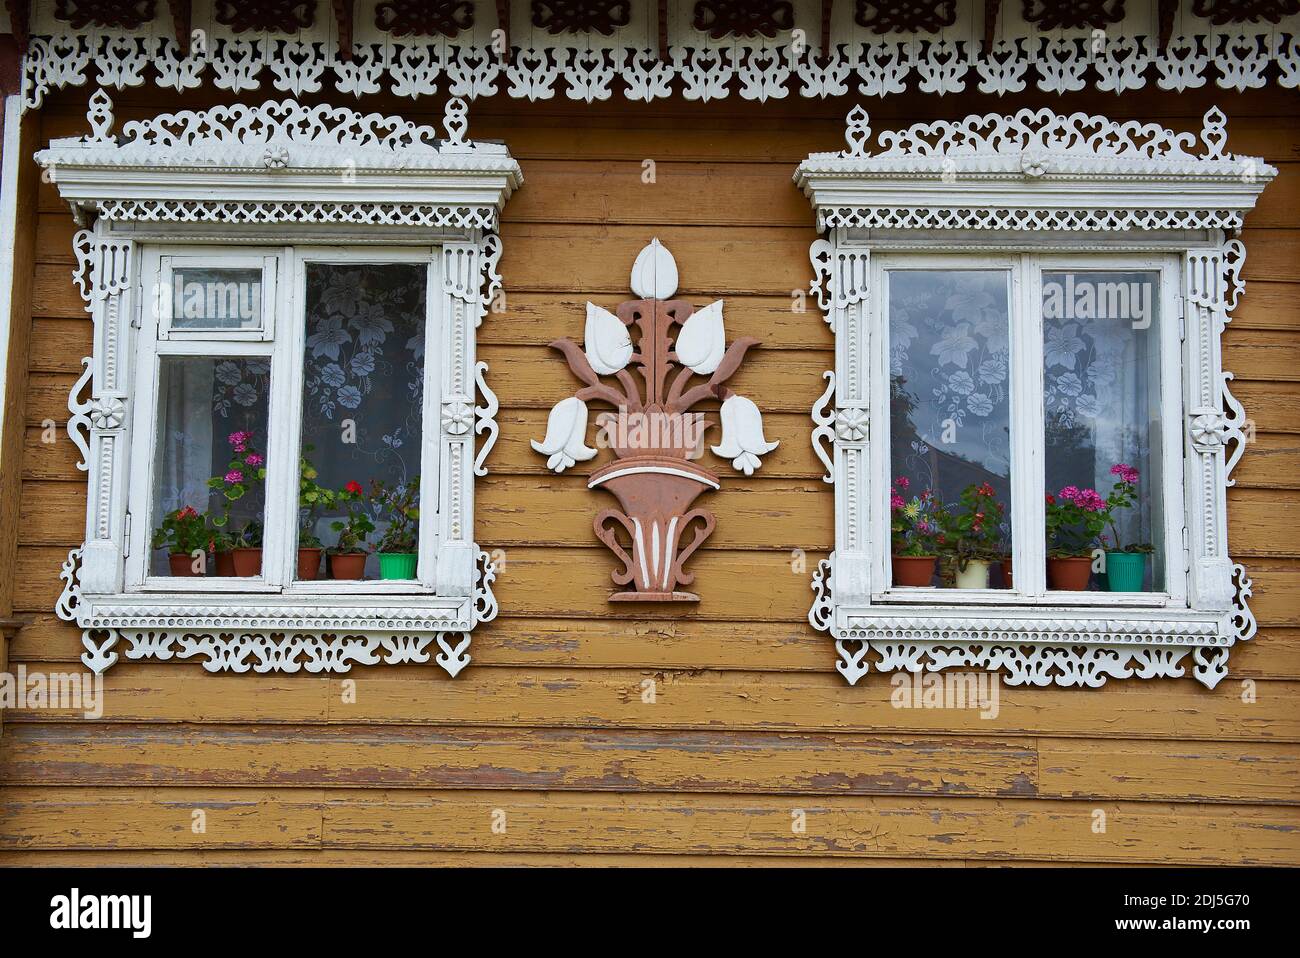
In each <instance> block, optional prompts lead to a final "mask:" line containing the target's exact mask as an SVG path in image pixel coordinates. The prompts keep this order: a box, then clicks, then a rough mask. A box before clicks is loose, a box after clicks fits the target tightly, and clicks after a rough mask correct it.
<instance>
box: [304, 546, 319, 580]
mask: <svg viewBox="0 0 1300 958" xmlns="http://www.w3.org/2000/svg"><path fill="white" fill-rule="evenodd" d="M324 551H325V550H324V549H299V550H298V578H299V579H300V580H302V579H319V578H320V557H321V553H322V552H324Z"/></svg>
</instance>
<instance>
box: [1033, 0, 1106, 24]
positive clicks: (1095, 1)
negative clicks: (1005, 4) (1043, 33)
mask: <svg viewBox="0 0 1300 958" xmlns="http://www.w3.org/2000/svg"><path fill="white" fill-rule="evenodd" d="M1020 11H1021V13H1022V14H1023V15H1024V18H1025V22H1026V23H1033V24H1036V25H1037V27H1038V29H1039V30H1056V29H1059V28H1065V29H1075V28H1077V27H1091V28H1093V29H1099V28H1101V27H1105V26H1108V25H1110V24H1113V23H1119V22H1120V21H1121V20H1123V19H1124V0H1020Z"/></svg>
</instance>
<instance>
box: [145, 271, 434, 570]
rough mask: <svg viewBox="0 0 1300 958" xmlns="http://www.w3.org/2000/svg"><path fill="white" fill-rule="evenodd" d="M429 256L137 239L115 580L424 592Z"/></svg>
mask: <svg viewBox="0 0 1300 958" xmlns="http://www.w3.org/2000/svg"><path fill="white" fill-rule="evenodd" d="M437 253H438V251H437V250H436V249H425V250H409V249H402V248H389V249H379V250H368V251H366V252H364V253H356V252H353V251H348V250H343V249H339V248H327V247H310V246H296V247H288V248H285V249H284V250H282V251H280V252H278V253H273V252H266V253H265V254H258V255H256V256H253V257H249V256H248V255H246V254H242V253H241V254H239V255H233V254H231V253H229V252H228V251H225V250H221V249H208V250H206V251H205V252H204V253H203V254H201V255H199V254H193V253H189V254H186V255H175V254H172V253H171V252H169V251H167V248H165V247H164V248H158V249H151V248H148V247H145V248H144V249H142V251H141V255H142V257H143V263H144V266H143V269H144V278H143V284H144V287H145V288H152V287H153V286H154V285H155V283H156V284H157V286H158V288H160V289H161V290H164V291H166V295H165V296H159V297H142V300H141V302H142V303H143V304H144V309H143V310H142V315H141V325H140V333H139V343H140V346H139V360H138V363H137V368H138V369H139V370H140V371H141V373H142V374H144V373H147V374H148V379H147V380H144V379H142V380H141V381H139V382H138V383H137V388H138V389H139V396H140V401H139V402H138V403H137V405H136V415H137V417H138V419H137V422H136V423H135V425H134V432H135V435H136V436H137V441H138V442H139V443H140V448H139V450H138V455H139V457H140V461H142V462H150V463H151V464H152V472H151V473H150V474H149V475H148V476H147V477H146V481H145V482H142V483H141V484H139V485H138V486H134V487H133V489H132V497H131V502H130V506H129V510H128V514H129V515H130V516H131V517H132V520H133V529H132V531H133V535H134V541H132V542H131V543H130V546H129V550H128V554H127V588H128V591H164V592H165V591H205V590H210V589H218V590H227V591H228V590H238V591H244V590H248V591H327V592H350V593H359V592H373V591H384V592H403V591H404V592H420V591H430V590H432V589H434V588H435V585H436V584H435V582H434V579H433V572H434V568H435V562H436V555H435V554H434V543H435V541H436V539H437V530H436V528H435V527H434V524H433V517H434V516H435V515H436V513H437V502H436V501H434V498H435V497H436V495H437V491H438V482H437V481H436V477H437V468H438V451H439V450H438V446H437V442H436V438H437V435H436V432H434V433H432V434H431V435H429V437H428V441H426V430H425V428H424V423H425V421H426V419H432V420H436V413H435V412H434V409H433V406H432V404H430V403H426V396H434V395H437V393H438V388H439V387H438V383H437V381H436V379H434V378H433V377H434V376H435V371H436V370H437V369H438V364H437V363H436V362H428V363H426V362H425V349H426V344H427V343H433V344H435V349H436V348H437V344H439V343H441V342H442V338H441V329H440V319H441V317H440V315H439V313H438V311H437V310H436V309H435V308H434V305H433V304H434V300H435V297H433V296H431V295H430V290H436V289H439V288H440V286H441V283H440V280H439V277H438V276H437V269H438V256H437ZM244 262H253V263H256V266H255V267H247V266H244V265H241V264H242V263H244ZM189 263H203V264H204V265H203V266H202V267H199V266H192V267H191V266H188V265H181V264H189ZM281 276H283V277H286V280H285V281H284V282H283V283H280V284H279V288H280V290H281V292H280V294H279V297H278V299H276V298H275V297H274V295H273V294H271V293H269V291H271V290H274V289H276V288H277V281H278V279H279V277H281ZM264 291H265V292H264ZM268 295H269V296H272V298H271V303H273V304H274V308H271V307H269V306H268V308H266V309H265V310H264V309H263V308H262V306H261V304H262V302H263V301H264V298H265V296H268ZM155 302H157V303H161V304H166V303H170V304H171V309H170V311H169V310H168V309H166V308H163V309H160V310H158V311H156V312H155V311H154V310H153V309H151V308H150V307H151V306H152V305H153V304H154V303H155ZM182 313H184V315H185V319H186V324H185V326H184V335H183V336H178V332H179V330H178V322H177V317H178V316H179V315H181V314H182ZM249 332H256V333H257V334H258V335H257V338H249V337H247V335H246V334H247V333H249ZM434 359H435V360H436V359H437V356H436V355H435V356H434ZM271 423H274V424H275V427H274V428H270V424H271ZM425 475H428V476H431V477H433V481H431V482H424V483H421V478H422V477H423V476H425ZM137 516H139V517H142V518H143V519H144V521H143V522H141V523H139V524H138V525H136V524H135V523H134V520H135V517H137ZM422 517H423V518H422ZM137 556H138V557H139V559H138V561H133V557H137ZM394 557H399V558H397V559H396V560H395V559H394Z"/></svg>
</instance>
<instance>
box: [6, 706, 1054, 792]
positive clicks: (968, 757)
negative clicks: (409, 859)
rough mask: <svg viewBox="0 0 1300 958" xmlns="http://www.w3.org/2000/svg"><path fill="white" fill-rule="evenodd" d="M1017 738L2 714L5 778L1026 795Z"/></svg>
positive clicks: (1023, 748) (1023, 746)
mask: <svg viewBox="0 0 1300 958" xmlns="http://www.w3.org/2000/svg"><path fill="white" fill-rule="evenodd" d="M1036 774H1037V753H1036V751H1035V749H1034V747H1033V742H1032V741H1030V740H1027V739H1021V740H1017V739H973V738H949V737H932V738H887V737H877V736H854V735H837V736H826V735H820V736H819V735H791V734H788V733H787V734H779V735H773V734H763V733H752V732H735V733H733V732H716V733H715V732H708V733H705V732H680V731H679V732H653V731H624V732H619V733H616V734H610V733H608V732H605V731H597V732H583V731H568V730H561V731H544V730H537V729H491V730H482V729H479V730H474V729H446V728H438V727H395V728H384V727H375V726H362V727H331V728H320V727H317V728H297V729H293V730H286V729H284V728H282V727H281V728H276V727H274V726H263V727H249V726H221V727H211V726H210V727H193V726H148V725H106V726H95V725H86V724H82V725H67V726H64V725H48V724H47V725H13V724H11V725H10V726H9V727H8V729H7V732H6V734H5V736H4V737H3V738H2V739H0V780H3V781H4V782H5V783H6V784H11V785H124V786H125V785H129V786H138V785H160V786H161V785H167V786H178V785H241V786H255V785H257V786H281V785H292V786H309V785H329V786H335V785H345V786H361V785H364V786H366V787H373V788H426V789H441V788H476V789H478V788H488V789H505V790H520V789H545V790H565V791H612V792H628V791H638V792H640V791H649V792H742V793H754V794H758V793H763V794H767V793H772V794H790V795H823V794H846V795H927V794H929V795H985V796H998V795H1005V796H1032V795H1034V794H1035V792H1036V788H1035V778H1036Z"/></svg>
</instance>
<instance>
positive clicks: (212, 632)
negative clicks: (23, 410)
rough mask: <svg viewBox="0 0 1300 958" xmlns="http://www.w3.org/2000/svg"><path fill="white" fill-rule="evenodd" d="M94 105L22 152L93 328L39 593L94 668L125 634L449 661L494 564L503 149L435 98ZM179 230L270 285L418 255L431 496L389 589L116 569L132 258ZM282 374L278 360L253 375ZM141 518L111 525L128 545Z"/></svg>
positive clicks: (134, 332) (182, 654)
mask: <svg viewBox="0 0 1300 958" xmlns="http://www.w3.org/2000/svg"><path fill="white" fill-rule="evenodd" d="M111 107H112V105H111V103H110V102H109V100H108V98H107V96H105V95H104V93H103V91H102V90H101V91H98V92H97V93H95V94H94V96H92V98H91V108H90V112H89V114H88V118H89V120H90V124H91V133H90V135H89V136H86V137H80V138H69V139H63V140H56V141H53V142H52V143H51V144H50V146H49V147H48V148H47V149H45V150H42V151H40V152H39V153H38V154H37V156H36V159H37V162H39V163H40V164H41V165H42V166H44V167H45V168H46V170H47V171H48V174H47V175H48V176H49V178H50V179H51V180H52V181H53V182H54V183H55V184H56V185H57V187H58V189H59V192H60V195H61V196H62V197H63V198H64V199H65V200H66V201H67V202H68V203H69V204H70V205H71V207H72V210H73V213H74V216H76V217H77V220H78V222H79V224H81V225H82V226H84V227H85V228H83V229H81V230H80V231H79V232H78V233H77V234H76V236H75V238H74V251H75V254H76V259H77V267H76V269H75V271H74V279H75V281H76V283H77V286H78V287H79V289H80V290H81V293H82V296H83V298H84V299H85V302H86V309H87V311H88V312H89V313H90V314H91V317H92V320H93V323H94V346H93V355H92V356H89V357H87V358H86V359H85V360H83V366H84V372H83V373H82V375H81V376H80V378H79V379H78V380H77V382H76V384H75V385H74V386H73V388H72V390H71V392H70V395H69V400H68V407H69V411H70V412H71V414H72V416H71V418H70V420H69V422H68V435H69V437H70V438H71V439H72V441H73V442H74V443H76V445H77V446H78V448H79V450H80V452H81V455H82V461H81V462H80V463H78V466H79V468H82V469H84V470H85V471H87V472H88V474H89V475H88V479H89V490H88V495H87V512H86V537H85V541H84V542H83V544H82V545H81V546H80V547H79V548H77V549H74V550H73V551H72V552H71V553H70V555H69V557H68V560H67V562H65V563H64V566H63V570H62V577H63V580H64V585H65V587H64V590H63V593H62V595H61V596H60V598H59V601H58V603H57V606H56V612H57V614H58V615H59V616H60V617H61V618H63V619H65V620H67V621H71V622H75V623H76V624H77V625H79V626H80V627H81V629H82V641H83V644H84V646H85V648H86V651H85V653H84V654H83V655H82V660H83V662H84V663H85V664H86V665H87V667H89V668H90V669H92V670H94V671H96V672H102V671H104V670H105V669H107V668H109V667H110V666H112V665H113V664H114V663H115V662H116V661H117V660H118V658H119V650H118V647H119V643H123V642H124V643H125V650H124V651H125V654H126V657H127V658H128V659H132V660H137V659H145V658H152V659H157V660H168V659H172V658H177V659H188V658H191V657H199V658H201V659H202V660H203V666H204V668H206V669H208V670H209V671H213V672H220V671H235V672H244V671H248V670H250V669H251V670H254V671H257V672H271V671H284V672H298V671H300V670H301V671H306V672H310V673H316V672H336V673H337V672H346V671H348V670H350V669H351V667H352V666H353V665H354V664H362V665H370V664H397V663H403V662H418V663H424V662H428V661H430V659H431V657H432V659H433V661H434V662H435V663H436V664H437V665H439V666H440V667H442V668H443V669H444V670H445V671H446V672H447V673H448V674H449V675H451V676H453V677H454V676H455V675H456V674H458V673H459V672H460V671H461V670H462V669H463V668H464V667H465V665H467V664H468V663H469V661H470V656H469V653H468V649H469V642H470V635H469V633H470V631H471V630H472V629H473V628H474V627H475V626H476V625H477V624H478V623H480V622H485V621H488V620H490V619H492V618H493V617H495V615H496V611H497V606H496V600H495V598H494V596H493V594H492V589H491V583H492V581H493V579H494V578H495V569H494V568H493V565H492V563H491V561H490V559H489V558H488V555H487V553H486V552H484V551H483V550H482V549H480V548H479V546H478V545H477V544H476V542H475V540H474V479H475V477H476V476H482V475H486V472H487V470H486V468H485V466H484V460H485V458H486V456H487V454H488V452H489V451H490V449H491V447H492V445H493V443H494V442H495V440H496V436H497V425H496V422H495V415H496V412H497V401H496V397H495V396H494V395H493V393H492V391H491V390H490V389H489V388H488V387H487V383H486V381H485V378H484V377H485V373H486V369H487V364H486V363H484V362H479V361H478V360H477V357H476V333H475V330H476V329H477V327H478V326H479V324H480V323H481V322H482V320H483V317H484V316H485V315H486V313H487V312H488V309H489V306H490V305H491V303H492V301H493V299H494V297H495V296H496V295H497V293H498V292H499V290H500V286H501V277H500V275H499V273H498V272H497V265H498V263H499V262H500V257H501V251H502V247H501V241H500V238H499V236H498V234H497V228H498V217H499V212H500V209H501V207H502V206H503V205H504V203H505V201H506V200H507V199H508V198H509V196H510V194H511V192H512V191H513V190H514V189H516V188H518V187H519V186H520V185H521V183H522V175H521V172H520V170H519V166H518V164H517V163H516V162H515V161H514V159H513V158H512V157H511V156H510V154H509V152H508V151H507V150H506V148H505V147H504V146H501V145H496V144H489V143H475V142H473V141H469V140H466V139H465V137H464V132H465V126H466V117H465V114H466V109H465V104H464V103H463V102H462V101H459V100H455V99H453V100H452V101H450V102H449V104H448V107H447V117H446V121H445V127H446V132H445V133H439V132H438V131H436V130H434V129H433V128H430V127H425V126H417V125H415V124H413V123H410V122H408V121H406V120H403V119H401V118H398V117H383V116H380V115H378V114H369V115H364V114H361V113H357V112H355V111H352V110H349V109H337V108H334V107H329V106H314V107H309V106H302V105H300V104H298V103H296V102H294V101H291V100H286V101H283V102H279V103H277V102H267V103H264V104H262V105H260V106H244V105H235V106H232V107H214V108H212V109H209V110H202V111H194V112H190V111H184V112H179V113H176V114H163V115H160V116H157V117H155V118H153V119H150V120H146V121H136V122H130V123H127V124H125V125H124V127H123V130H122V132H121V133H120V134H114V133H113V132H111V127H112V123H113V117H112V109H111ZM200 246H206V247H208V248H211V247H213V246H223V247H225V248H227V249H228V250H229V251H230V255H231V256H232V257H235V258H238V257H240V256H246V254H247V252H248V250H249V249H250V247H256V248H257V252H258V254H259V256H266V257H271V256H273V257H274V258H275V259H276V260H277V261H278V262H279V264H280V267H281V268H280V269H279V271H278V273H279V275H278V277H277V284H278V286H279V287H280V288H281V290H283V289H284V288H285V287H286V286H287V285H288V284H292V283H293V282H294V281H295V275H293V274H294V271H295V270H296V268H297V267H298V266H300V264H301V263H302V262H303V261H304V260H308V259H317V258H320V259H326V260H329V261H331V262H342V261H344V260H353V261H367V262H396V261H406V262H410V261H413V260H414V261H419V262H427V263H429V264H430V269H429V275H430V280H431V285H430V287H429V289H430V296H429V300H430V302H429V310H430V314H431V316H432V321H431V325H430V326H429V327H427V328H429V329H431V330H436V331H437V333H438V337H439V339H438V342H439V348H438V349H437V350H436V351H435V350H433V349H431V350H430V351H429V354H428V358H427V361H428V362H429V363H437V364H438V365H437V368H436V370H435V371H434V372H433V373H432V374H431V375H430V376H429V378H428V379H427V381H429V382H436V383H437V396H436V398H435V397H433V396H427V397H426V404H425V436H426V441H428V440H429V439H430V437H436V440H434V441H436V443H437V450H436V456H434V457H433V458H434V459H436V461H437V463H438V470H437V477H438V481H437V493H436V501H437V508H436V510H435V511H434V512H432V513H430V511H429V510H427V509H426V510H425V511H424V513H422V517H421V523H422V525H421V539H422V548H421V552H422V555H421V571H420V573H419V576H420V579H421V581H420V582H419V583H418V584H417V585H416V586H415V587H407V588H405V589H403V590H402V591H404V592H405V593H406V594H401V595H398V594H392V591H391V590H390V589H385V588H383V587H382V586H386V585H387V584H386V583H384V584H378V585H376V584H367V583H360V584H358V586H357V587H355V588H347V589H343V588H338V585H339V584H338V583H330V584H329V586H330V587H326V586H324V585H322V586H321V587H320V588H318V589H313V588H304V586H303V584H302V583H298V584H292V585H291V584H288V583H286V584H285V585H284V586H283V587H282V588H278V589H269V588H261V589H257V588H240V587H239V586H238V584H237V583H231V582H229V581H228V580H227V581H222V580H220V579H213V580H210V581H205V580H203V579H198V580H185V581H184V582H183V583H181V584H177V582H163V581H157V580H151V579H149V578H145V577H142V576H141V575H139V574H137V575H135V576H134V578H133V579H132V578H129V577H128V569H129V568H130V567H129V566H128V562H129V561H130V560H129V559H128V557H127V556H126V553H127V552H128V551H129V550H128V546H127V538H126V537H127V534H128V529H127V527H128V525H130V520H129V518H128V509H129V505H130V502H131V497H132V488H131V487H132V484H133V482H138V481H140V480H141V479H142V478H143V476H144V475H145V474H146V473H147V470H142V467H141V462H142V460H146V459H147V457H146V456H145V455H143V454H142V450H143V451H146V452H147V450H149V449H151V448H152V437H150V436H140V435H133V432H134V431H135V426H136V420H137V409H136V407H137V405H138V403H137V398H138V397H139V396H140V395H141V392H142V390H141V382H140V379H139V373H138V370H137V368H136V365H135V363H136V359H137V357H138V356H140V355H145V356H148V355H152V351H156V349H157V343H150V344H145V348H144V349H143V351H142V350H141V348H140V347H141V344H140V343H139V342H138V341H137V340H138V339H139V337H140V336H141V332H140V328H139V326H140V325H148V324H141V323H140V317H141V308H142V305H143V303H142V298H143V295H144V292H143V286H142V283H144V282H146V277H145V275H144V269H145V268H144V263H145V262H146V261H148V260H150V258H151V257H152V258H153V261H155V262H157V261H158V259H157V258H158V257H160V256H184V255H186V251H187V250H193V249H196V248H199V247H200ZM344 247H347V248H344ZM326 248H328V249H326ZM230 261H231V262H234V261H235V260H234V259H232V260H230ZM224 264H225V263H224V261H223V263H221V264H219V265H224ZM281 299H283V297H281ZM286 318H287V317H286V316H285V315H281V316H280V317H279V318H278V321H279V322H284V321H285V320H286ZM171 335H172V336H180V337H181V338H182V339H184V337H185V336H186V335H187V334H186V333H184V332H183V331H172V333H171ZM261 335H262V334H261V333H259V334H257V337H252V336H250V337H248V338H246V339H245V340H244V341H243V342H245V343H246V344H247V343H254V342H260V337H261ZM277 345H278V344H277ZM300 357H301V354H300V353H299V355H298V356H297V357H294V358H291V362H300ZM296 378H297V377H294V376H292V375H290V376H285V375H284V374H283V372H282V373H281V375H280V376H279V379H280V380H281V382H280V384H278V385H274V384H273V387H272V388H273V390H284V389H288V388H290V382H289V381H290V380H294V381H295V382H296ZM143 392H144V393H145V394H148V393H149V392H150V390H147V389H146V390H144V391H143ZM146 420H148V417H147V416H146V417H144V418H143V419H140V420H139V421H140V422H144V421H146ZM480 436H481V437H483V441H482V443H481V444H479V443H478V437H480ZM285 448H286V449H287V445H286V447H285ZM290 455H292V456H296V451H292V450H290V451H288V452H286V453H285V456H290ZM282 458H284V457H282ZM284 461H285V462H290V460H289V459H287V458H284ZM133 469H134V471H133ZM426 483H427V480H426ZM137 496H138V493H137ZM426 497H427V493H426ZM425 501H426V502H427V501H428V499H427V498H426V500H425ZM270 506H271V504H270V503H269V502H268V507H270ZM280 511H283V509H281V510H280ZM281 518H283V517H281ZM271 520H272V515H271V514H268V528H271V526H270V525H269V522H270V521H271ZM141 524H143V523H141ZM142 534H143V533H142V532H141V530H139V529H136V530H132V538H133V539H134V540H136V541H135V545H136V547H137V548H138V549H139V550H140V551H141V552H142V551H143V547H142V546H141V545H140V543H142V542H143V539H141V535H142ZM426 550H427V554H426ZM137 558H138V557H137ZM136 571H137V572H138V570H136ZM178 581H180V580H178Z"/></svg>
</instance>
